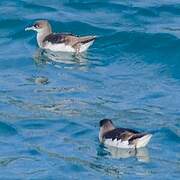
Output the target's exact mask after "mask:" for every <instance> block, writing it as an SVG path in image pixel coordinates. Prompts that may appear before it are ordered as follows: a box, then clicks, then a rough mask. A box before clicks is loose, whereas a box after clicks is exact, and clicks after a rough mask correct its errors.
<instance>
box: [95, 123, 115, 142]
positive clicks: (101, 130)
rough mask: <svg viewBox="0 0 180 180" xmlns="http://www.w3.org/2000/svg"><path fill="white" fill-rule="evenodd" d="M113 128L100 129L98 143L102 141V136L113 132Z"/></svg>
mask: <svg viewBox="0 0 180 180" xmlns="http://www.w3.org/2000/svg"><path fill="white" fill-rule="evenodd" d="M114 129H115V127H114V126H113V125H110V126H108V127H106V126H105V127H101V128H100V130H99V141H100V142H102V141H103V136H104V135H105V134H106V133H107V132H109V131H112V130H114Z"/></svg>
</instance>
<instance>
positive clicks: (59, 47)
mask: <svg viewBox="0 0 180 180" xmlns="http://www.w3.org/2000/svg"><path fill="white" fill-rule="evenodd" d="M93 42H94V41H90V42H88V43H86V44H82V45H81V46H80V50H79V52H80V53H81V52H84V51H86V50H87V49H88V48H89V47H90V46H91V45H92V44H93ZM44 49H49V50H51V51H54V52H75V49H74V48H73V47H72V46H69V45H65V44H64V43H60V44H52V43H47V44H46V46H45V47H44Z"/></svg>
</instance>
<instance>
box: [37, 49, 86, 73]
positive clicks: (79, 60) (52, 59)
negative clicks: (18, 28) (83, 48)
mask: <svg viewBox="0 0 180 180" xmlns="http://www.w3.org/2000/svg"><path fill="white" fill-rule="evenodd" d="M34 61H35V62H36V64H37V65H42V64H54V65H57V64H59V63H61V64H62V63H63V64H65V65H72V64H78V65H79V68H80V69H81V68H82V70H84V69H83V68H86V67H87V66H86V65H87V57H86V54H85V53H81V54H78V55H75V54H74V53H68V52H52V51H49V50H43V49H37V50H36V52H35V54H34Z"/></svg>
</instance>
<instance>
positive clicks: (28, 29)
mask: <svg viewBox="0 0 180 180" xmlns="http://www.w3.org/2000/svg"><path fill="white" fill-rule="evenodd" d="M31 30H32V31H35V30H36V28H35V27H34V26H31V27H27V28H25V31H31Z"/></svg>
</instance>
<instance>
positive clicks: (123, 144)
mask: <svg viewBox="0 0 180 180" xmlns="http://www.w3.org/2000/svg"><path fill="white" fill-rule="evenodd" d="M151 137H152V135H151V134H147V135H145V136H143V137H141V138H138V139H136V140H135V143H134V144H132V145H131V144H129V142H128V141H121V140H117V139H114V140H112V139H106V140H105V141H104V145H105V146H112V147H117V148H128V149H129V148H135V147H136V148H142V147H145V146H146V145H147V144H148V143H149V141H150V139H151Z"/></svg>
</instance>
